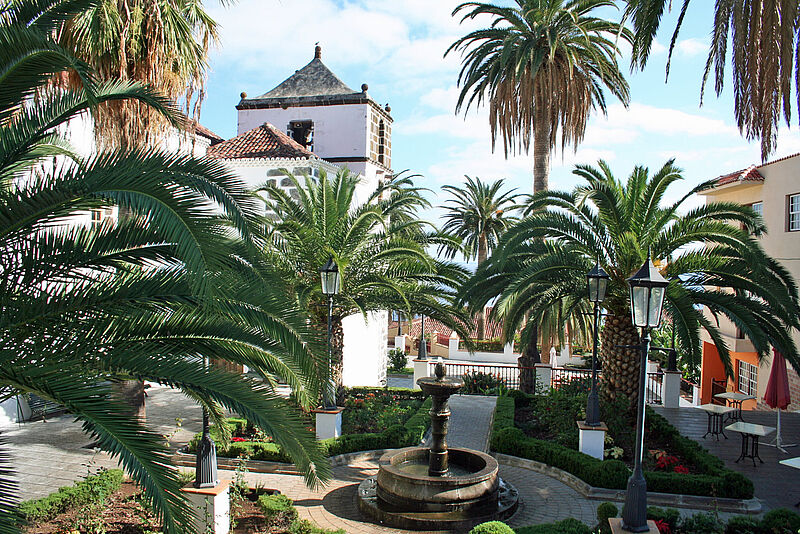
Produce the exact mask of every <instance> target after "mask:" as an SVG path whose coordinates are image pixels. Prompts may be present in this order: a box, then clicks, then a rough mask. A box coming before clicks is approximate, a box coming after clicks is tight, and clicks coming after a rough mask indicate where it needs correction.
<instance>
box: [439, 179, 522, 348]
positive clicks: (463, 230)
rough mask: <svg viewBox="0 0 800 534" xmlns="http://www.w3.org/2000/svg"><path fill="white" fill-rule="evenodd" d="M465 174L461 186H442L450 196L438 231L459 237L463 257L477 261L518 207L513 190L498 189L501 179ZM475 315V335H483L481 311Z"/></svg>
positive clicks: (448, 252)
mask: <svg viewBox="0 0 800 534" xmlns="http://www.w3.org/2000/svg"><path fill="white" fill-rule="evenodd" d="M465 178H466V179H467V180H466V183H465V184H464V187H458V186H454V185H445V186H443V187H442V189H444V190H445V191H447V192H448V193H450V194H451V195H452V196H453V198H449V199H447V200H445V203H444V205H443V206H442V208H444V209H445V210H447V211H446V213H445V214H444V215H443V218H444V220H445V223H444V225H443V226H442V231H443V232H445V233H447V234H450V235H453V236H455V237H456V238H458V239H459V240H460V241H461V246H460V250H461V252H462V253H463V254H464V258H465V259H466V260H467V261H469V260H472V259H476V258H477V260H478V265H481V264H482V263H483V262H484V261H486V258H487V257H488V256H489V254H490V253H491V252H492V250H494V247H495V246H496V245H497V241H498V240H499V239H500V236H501V235H502V234H503V232H505V231H506V229H507V228H508V227H509V226H510V225H511V224H512V223H513V222H514V221H516V218H514V217H512V216H509V215H508V212H509V211H513V210H516V209H517V208H518V207H519V205H518V204H516V199H517V198H518V197H519V195H515V194H513V192H514V190H513V189H512V190H511V191H506V192H503V193H501V191H500V190H501V189H502V188H503V180H496V181H495V182H494V183H491V184H485V183H483V182H481V179H480V178H475V179H474V180H473V179H472V178H470V177H469V176H465ZM445 252H446V253H447V254H449V255H451V256H452V255H453V254H455V253H456V250H455V249H452V248H450V249H447V248H446V249H445ZM477 319H478V332H477V334H478V339H483V338H484V337H485V334H484V331H485V326H486V325H485V318H484V316H483V311H480V312H478V314H477Z"/></svg>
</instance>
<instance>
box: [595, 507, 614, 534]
mask: <svg viewBox="0 0 800 534" xmlns="http://www.w3.org/2000/svg"><path fill="white" fill-rule="evenodd" d="M618 515H619V508H617V505H616V504H614V503H610V502H604V503H602V504H601V505H600V506H598V507H597V530H599V531H600V532H601V534H609V533H610V532H611V525H609V524H608V520H609V519H610V518H612V517H617V516H618Z"/></svg>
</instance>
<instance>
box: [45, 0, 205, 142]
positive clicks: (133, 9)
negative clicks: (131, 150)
mask: <svg viewBox="0 0 800 534" xmlns="http://www.w3.org/2000/svg"><path fill="white" fill-rule="evenodd" d="M217 40H218V26H217V23H216V22H215V21H214V19H212V18H211V16H210V15H209V14H208V12H206V11H205V9H204V6H203V1H202V0H99V1H98V2H94V3H92V4H91V5H89V6H88V7H87V8H86V9H84V10H82V11H81V12H79V13H77V14H75V16H73V17H71V18H70V19H69V20H68V21H67V22H66V24H65V25H63V26H61V27H60V28H59V41H60V43H61V44H62V45H63V46H64V47H66V48H67V49H68V50H70V51H72V53H73V54H74V55H75V56H76V57H78V58H80V59H82V60H84V61H85V62H86V63H88V64H89V65H90V66H91V67H92V68H93V69H94V71H95V72H96V73H97V75H98V76H99V77H100V78H101V79H104V80H107V79H118V80H122V81H128V80H130V81H138V82H141V83H143V84H146V85H149V86H151V87H154V88H155V89H157V90H158V91H159V92H160V93H161V94H163V95H166V96H167V97H169V98H170V99H172V100H174V101H176V102H182V106H181V107H182V111H183V113H184V114H186V115H188V116H190V117H191V118H193V119H194V120H198V119H199V115H200V107H201V105H202V102H203V98H204V96H205V89H204V85H205V80H206V76H207V67H208V51H209V47H210V46H211V45H213V44H214V43H216V42H217ZM71 81H72V82H76V81H77V82H80V80H77V79H76V78H75V77H74V76H73V77H71ZM73 86H74V83H73ZM94 119H95V120H94V123H95V135H96V139H97V142H98V145H100V146H103V145H106V146H115V147H121V148H125V147H132V146H140V145H152V146H161V143H162V142H163V139H164V136H165V134H166V133H171V131H172V130H173V128H174V124H171V123H170V122H169V121H166V120H165V119H164V117H163V116H162V115H161V114H159V113H156V112H154V111H153V110H152V109H149V108H148V107H147V106H142V105H140V104H138V103H136V102H131V101H121V102H115V103H113V104H107V105H104V106H102V107H101V108H100V109H99V110H98V111H97V112H96V113H95V117H94ZM192 124H194V123H190V124H188V125H184V126H185V127H187V128H188V129H189V130H192V127H193V126H192Z"/></svg>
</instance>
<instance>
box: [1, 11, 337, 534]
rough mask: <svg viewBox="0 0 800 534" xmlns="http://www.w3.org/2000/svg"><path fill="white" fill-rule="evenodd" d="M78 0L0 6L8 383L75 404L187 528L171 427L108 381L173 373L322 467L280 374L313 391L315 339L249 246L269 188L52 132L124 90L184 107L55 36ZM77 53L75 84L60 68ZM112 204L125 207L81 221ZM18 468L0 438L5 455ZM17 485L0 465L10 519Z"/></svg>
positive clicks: (170, 527) (207, 400)
mask: <svg viewBox="0 0 800 534" xmlns="http://www.w3.org/2000/svg"><path fill="white" fill-rule="evenodd" d="M85 7H86V4H85V3H82V2H73V1H69V2H63V1H59V0H50V1H45V2H41V1H36V0H30V1H19V2H14V3H12V4H7V5H5V6H3V9H2V12H0V71H2V72H4V73H5V74H4V76H3V77H2V78H0V140H2V142H0V272H2V273H3V276H2V282H0V309H1V310H2V313H0V339H2V343H0V401H3V400H6V399H8V398H11V397H13V396H15V395H19V394H21V393H35V394H36V395H38V396H40V397H43V398H45V399H49V400H51V401H53V402H56V403H58V404H61V405H63V406H65V407H66V408H67V409H68V410H69V412H70V413H72V414H73V415H74V416H75V417H76V419H78V420H80V421H81V422H82V423H83V428H84V430H85V431H86V432H87V433H89V434H91V435H92V436H93V437H94V439H95V440H96V441H97V442H98V443H99V445H100V447H101V448H102V449H103V450H104V451H106V452H108V453H110V454H111V455H112V456H113V457H114V458H116V459H118V460H119V461H120V463H121V464H122V465H123V467H124V468H125V469H126V471H127V472H128V473H129V474H130V476H131V477H133V479H134V480H135V481H136V482H137V483H138V484H139V485H140V486H142V487H143V488H144V489H145V493H146V496H147V498H148V499H149V500H150V503H151V504H152V506H153V509H154V510H155V511H156V512H157V514H158V515H159V516H160V518H161V520H162V521H163V525H164V531H165V532H187V531H188V530H189V529H191V528H192V527H191V525H192V522H191V518H192V516H193V514H194V511H193V510H191V508H190V507H189V506H188V504H186V503H185V502H184V501H183V500H182V499H181V497H180V492H179V487H180V483H179V481H178V479H177V476H176V475H177V473H176V471H175V470H174V469H171V468H170V467H169V466H170V451H169V449H167V448H166V447H165V446H164V444H163V437H162V436H160V435H158V434H156V433H154V432H152V431H150V430H148V429H147V428H146V427H145V426H144V425H143V424H142V422H141V421H139V420H138V419H137V418H136V417H132V416H131V415H130V413H129V411H128V410H127V409H126V408H125V407H124V406H123V405H122V404H120V403H119V402H118V401H116V400H115V399H114V398H113V397H112V395H111V387H110V386H109V381H110V382H112V383H113V382H116V381H118V380H120V379H121V378H126V377H133V378H135V379H137V380H149V381H154V382H158V383H160V384H164V385H169V386H171V387H175V388H180V389H182V390H183V391H184V392H185V393H186V394H187V395H189V396H191V397H192V398H194V399H196V400H198V401H199V402H200V403H201V404H203V405H204V407H206V409H208V410H209V411H210V413H211V414H212V415H213V416H214V417H215V418H217V419H219V418H220V417H221V415H222V409H226V410H231V411H235V412H237V413H239V414H241V415H243V416H244V417H247V418H248V419H249V420H250V421H252V422H253V423H254V424H256V425H258V426H259V427H261V428H263V429H264V430H265V431H266V432H267V433H269V434H270V435H272V436H273V437H274V438H275V439H276V441H278V442H279V443H281V445H282V446H283V447H284V448H285V450H286V451H287V453H288V454H290V455H291V456H292V458H293V459H294V461H295V462H296V464H297V465H298V467H299V468H300V469H301V470H302V471H303V472H304V474H305V476H306V480H307V482H308V483H309V484H315V483H317V482H319V481H322V480H325V479H326V478H328V477H329V475H330V465H329V463H328V462H327V460H326V459H325V458H324V456H323V454H322V451H321V450H320V449H319V447H318V445H317V443H316V441H315V440H314V436H313V435H312V434H311V433H310V432H308V431H307V430H306V429H305V424H304V423H303V422H302V420H301V418H300V417H299V416H298V414H297V413H296V412H294V411H293V410H292V409H290V408H289V407H288V406H287V405H286V403H285V402H284V400H283V399H282V398H280V397H279V396H277V395H276V393H275V391H274V388H273V385H274V379H273V377H280V378H283V379H284V380H287V381H288V382H289V383H290V384H292V385H293V387H294V388H295V390H296V391H297V398H298V399H299V400H300V402H301V403H303V404H305V405H308V404H309V399H311V398H315V397H316V395H317V391H318V390H319V383H318V381H317V380H316V375H315V373H314V372H313V371H314V370H315V368H316V366H317V363H316V360H315V357H314V352H315V351H319V346H320V343H319V339H318V336H317V335H316V334H315V333H314V332H312V331H309V329H308V328H307V326H306V324H305V323H306V317H305V315H304V314H303V313H301V312H300V311H299V310H298V309H297V307H296V306H295V304H294V303H293V302H292V301H291V300H288V299H286V297H285V294H284V293H285V291H284V290H282V289H280V288H281V280H280V279H279V278H277V277H275V276H274V275H271V274H270V273H269V272H268V271H266V270H265V269H263V268H261V266H259V265H258V264H257V262H256V261H254V260H253V259H251V258H255V259H256V260H257V259H258V258H257V257H256V256H254V254H253V251H254V249H255V245H254V242H253V241H252V239H251V227H252V226H253V224H254V222H255V221H256V219H257V213H258V211H257V208H258V205H257V204H256V203H255V201H254V200H253V198H252V196H251V194H250V193H249V192H248V191H247V189H246V187H245V185H244V184H243V183H241V182H240V181H239V180H238V179H237V178H235V177H234V176H232V175H231V174H229V173H228V172H227V171H225V169H224V168H223V167H221V166H220V165H219V164H217V163H214V162H210V161H204V160H196V159H193V158H191V157H189V156H175V155H169V154H166V153H163V152H161V151H158V150H154V149H150V150H134V151H119V150H117V151H103V152H100V153H99V154H97V155H96V156H94V157H91V158H80V157H78V156H76V155H75V154H74V151H72V150H71V148H70V146H69V145H68V143H67V142H66V141H65V140H64V139H63V138H62V137H61V136H60V135H59V133H58V132H59V131H60V129H61V127H63V125H64V124H66V123H67V122H68V121H69V120H70V119H71V118H73V117H76V116H78V115H80V114H82V113H85V112H87V111H92V110H94V109H95V106H96V105H98V104H103V103H105V102H113V101H118V100H123V99H136V100H138V101H139V102H142V103H145V104H148V105H150V106H153V107H154V108H156V109H158V110H159V111H160V112H161V113H165V114H166V115H167V116H168V117H174V110H173V109H172V108H171V107H170V105H169V104H168V100H166V99H164V98H163V97H161V96H159V95H157V94H155V93H153V92H152V91H151V90H150V89H148V88H145V87H144V86H142V85H140V84H137V83H131V82H106V83H97V82H96V81H95V78H94V73H93V72H92V71H91V69H90V68H89V67H88V65H86V64H85V63H84V62H82V61H80V60H78V59H76V58H75V57H74V56H72V55H71V54H70V53H68V52H67V51H66V50H64V49H63V48H61V47H60V46H59V45H58V44H57V43H56V42H54V41H53V39H52V38H51V36H52V34H53V32H54V30H55V29H56V28H57V27H58V24H59V23H60V21H62V20H64V19H65V18H67V17H70V16H73V15H74V14H75V13H76V12H77V11H79V10H81V9H84V8H85ZM66 69H72V70H73V71H74V72H76V73H78V74H79V75H80V76H81V77H82V79H84V81H85V83H84V85H83V86H82V87H81V88H78V89H72V90H64V89H54V88H53V86H52V85H50V81H51V80H52V79H53V77H54V76H57V75H59V74H60V73H63V72H65V71H66ZM112 206H118V207H124V208H126V209H127V210H128V211H129V212H130V216H129V217H126V218H124V219H121V220H120V221H119V222H118V223H117V224H113V225H112V224H108V225H100V226H84V225H81V224H78V223H77V222H76V217H80V216H81V215H82V214H83V215H85V214H86V213H88V211H89V210H92V209H96V208H105V207H112ZM268 275H269V276H271V278H268V279H266V278H265V277H266V276H268ZM206 359H224V360H228V361H232V362H235V363H239V364H244V365H247V366H248V367H252V368H253V369H256V370H257V371H258V372H260V373H261V374H262V375H263V376H264V378H265V380H264V381H254V380H252V379H248V378H245V377H243V376H238V375H233V374H229V373H226V372H223V371H221V370H218V369H214V368H211V369H208V368H207V367H206V366H205V365H204V360H206ZM0 445H2V444H0ZM10 470H11V469H10V465H9V462H8V457H7V456H6V455H4V454H3V453H2V451H0V473H2V475H6V474H7V473H8V472H9V471H10ZM14 492H15V489H14V485H13V483H11V482H9V480H8V479H7V478H3V479H0V531H2V532H15V531H17V529H18V525H17V524H16V515H15V511H14Z"/></svg>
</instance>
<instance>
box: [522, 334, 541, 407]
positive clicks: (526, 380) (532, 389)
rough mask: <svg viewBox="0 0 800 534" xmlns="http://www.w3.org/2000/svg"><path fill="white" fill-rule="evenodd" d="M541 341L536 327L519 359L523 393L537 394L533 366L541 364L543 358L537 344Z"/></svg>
mask: <svg viewBox="0 0 800 534" xmlns="http://www.w3.org/2000/svg"><path fill="white" fill-rule="evenodd" d="M538 339H539V331H538V328H537V327H536V326H534V327H533V329H532V332H531V337H530V339H528V343H527V344H526V345H525V349H524V350H523V351H522V355H521V356H520V357H519V358H517V365H518V366H519V367H520V370H519V389H520V390H521V391H522V392H523V393H528V394H531V395H532V394H534V393H536V372H535V371H534V369H533V366H534V365H536V364H537V363H541V361H542V358H541V356H540V354H539V349H538V348H537V347H536V343H537V341H538Z"/></svg>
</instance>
